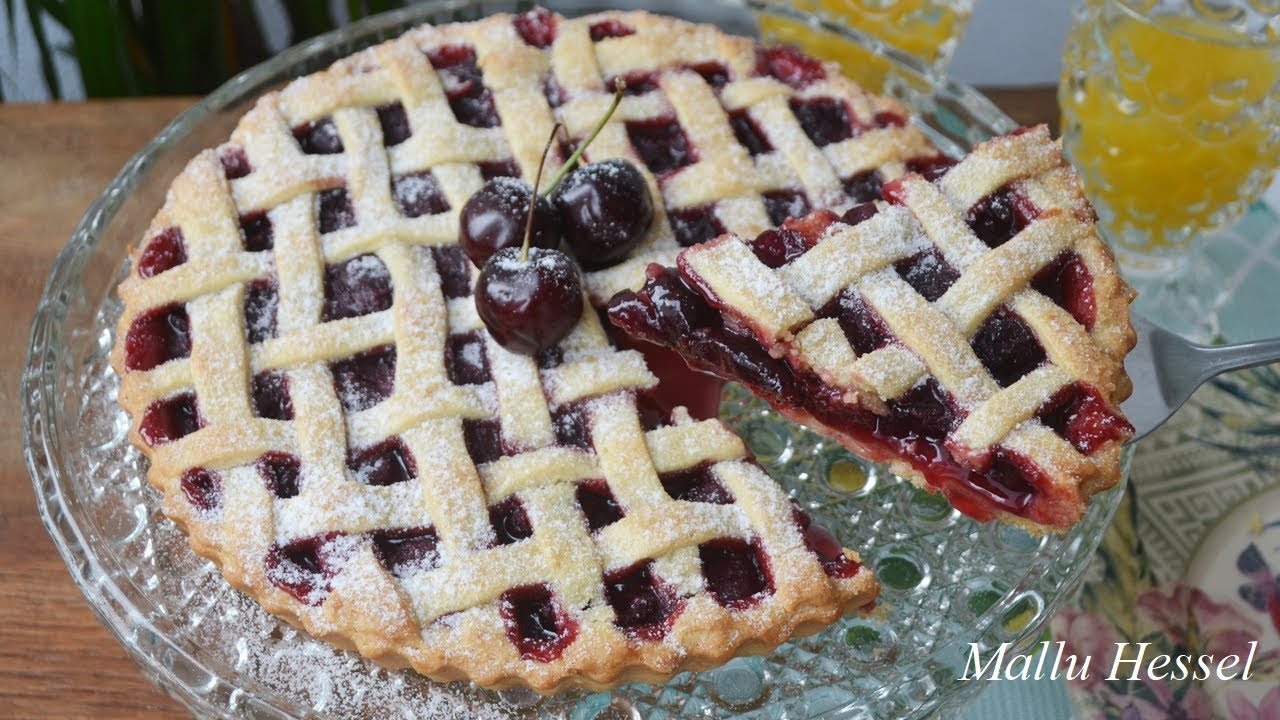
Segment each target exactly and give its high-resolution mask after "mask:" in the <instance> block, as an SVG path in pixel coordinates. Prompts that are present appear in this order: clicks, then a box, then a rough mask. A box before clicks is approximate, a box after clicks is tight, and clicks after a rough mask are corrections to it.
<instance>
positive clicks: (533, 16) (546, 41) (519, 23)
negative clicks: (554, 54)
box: [511, 7, 557, 48]
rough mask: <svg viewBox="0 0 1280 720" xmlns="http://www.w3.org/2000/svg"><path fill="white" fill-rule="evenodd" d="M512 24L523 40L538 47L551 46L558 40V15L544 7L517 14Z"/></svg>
mask: <svg viewBox="0 0 1280 720" xmlns="http://www.w3.org/2000/svg"><path fill="white" fill-rule="evenodd" d="M511 24H512V25H514V26H515V28H516V34H517V35H519V36H520V39H521V40H524V41H525V43H526V44H529V45H532V46H534V47H536V48H549V47H551V43H553V42H555V41H556V29H557V28H556V25H557V21H556V16H555V15H554V14H553V13H552V12H551V11H550V10H547V9H546V8H544V7H534V8H533V9H532V10H530V11H528V12H524V13H520V14H519V15H516V16H515V17H513V18H511Z"/></svg>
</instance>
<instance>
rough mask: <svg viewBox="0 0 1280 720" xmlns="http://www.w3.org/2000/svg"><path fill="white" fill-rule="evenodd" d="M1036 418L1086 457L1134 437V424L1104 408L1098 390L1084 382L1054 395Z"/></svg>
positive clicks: (1071, 385)
mask: <svg viewBox="0 0 1280 720" xmlns="http://www.w3.org/2000/svg"><path fill="white" fill-rule="evenodd" d="M1036 418H1037V419H1039V420H1040V422H1042V423H1044V424H1045V425H1048V426H1049V427H1050V428H1052V429H1053V431H1054V432H1056V433H1057V434H1058V435H1059V436H1060V437H1062V438H1063V439H1064V440H1066V441H1067V442H1069V443H1071V444H1072V445H1074V446H1075V448H1076V449H1077V450H1079V451H1080V452H1081V453H1083V454H1085V455H1092V454H1093V452H1094V451H1095V450H1097V449H1098V448H1100V447H1102V446H1103V445H1105V444H1106V443H1108V442H1111V441H1123V440H1125V439H1126V438H1128V437H1130V436H1131V435H1133V425H1131V424H1130V423H1129V421H1128V420H1125V419H1124V418H1123V417H1121V416H1119V415H1117V414H1116V413H1115V412H1113V411H1112V410H1111V409H1110V408H1108V407H1107V403H1106V401H1105V400H1103V399H1102V395H1101V394H1099V393H1098V389H1097V388H1095V387H1093V386H1092V385H1088V384H1086V383H1083V382H1074V383H1071V384H1070V385H1067V386H1065V387H1063V388H1062V389H1061V390H1059V391H1058V392H1056V393H1054V395H1053V397H1051V398H1049V400H1048V401H1047V402H1045V404H1044V405H1043V406H1042V407H1041V408H1040V411H1039V412H1037V413H1036Z"/></svg>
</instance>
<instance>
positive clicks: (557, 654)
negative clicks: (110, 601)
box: [112, 10, 937, 692]
mask: <svg viewBox="0 0 1280 720" xmlns="http://www.w3.org/2000/svg"><path fill="white" fill-rule="evenodd" d="M617 76H622V77H625V79H626V82H627V87H628V93H629V96H628V97H626V98H624V100H623V102H622V104H621V106H620V108H619V110H618V112H617V115H616V117H615V119H614V120H613V121H612V122H610V123H609V124H608V125H607V126H606V127H605V128H604V131H603V132H601V134H600V136H599V138H598V140H597V141H596V144H594V145H592V146H591V147H590V152H589V153H588V154H589V156H590V157H591V159H592V160H593V161H596V160H601V159H605V158H609V157H623V158H628V159H631V160H632V161H634V162H637V163H638V164H640V165H641V166H642V167H643V170H642V172H643V173H644V177H645V181H646V183H647V184H648V186H649V187H650V191H651V193H652V196H653V198H654V203H653V204H654V219H653V222H652V226H651V228H650V230H649V232H648V235H647V236H646V238H645V239H644V242H643V243H642V244H641V245H640V246H639V247H638V248H637V249H636V251H635V252H634V253H633V254H632V255H631V257H629V258H627V259H625V260H623V261H622V262H620V263H618V264H615V265H613V266H611V267H607V268H604V269H600V270H596V271H593V272H591V273H589V274H587V275H586V282H585V292H586V293H587V294H589V295H590V296H591V298H593V299H594V300H595V301H596V302H597V303H602V302H603V301H605V300H607V299H608V297H610V296H611V295H612V294H613V293H614V292H615V291H616V290H621V289H625V288H637V287H639V286H640V285H641V284H642V283H643V281H644V268H645V267H646V266H647V265H648V264H649V263H650V262H654V261H656V262H663V263H671V262H673V261H674V259H675V256H676V253H677V252H678V250H679V249H680V248H681V247H682V246H685V245H691V244H694V243H697V242H700V241H703V240H707V239H710V238H712V237H715V236H717V235H720V234H721V233H722V232H724V231H726V230H729V231H735V232H738V233H743V234H754V233H758V232H761V231H763V230H765V229H766V228H768V227H770V226H771V225H776V224H777V223H778V222H781V221H783V220H785V219H786V218H787V217H789V216H798V215H802V214H804V213H805V212H806V211H808V209H809V208H810V207H813V206H823V207H835V208H840V209H843V208H847V207H851V206H852V205H853V204H854V203H855V202H858V201H863V200H865V199H867V198H868V197H871V196H875V195H878V194H879V192H880V186H881V185H882V184H883V183H885V182H888V181H890V180H892V179H893V178H894V177H896V176H898V175H900V174H901V173H903V172H905V171H906V170H907V169H909V168H910V167H919V168H923V167H927V166H930V165H931V164H932V163H935V162H936V157H937V153H936V151H934V150H933V149H932V148H931V147H930V146H929V144H928V143H927V142H926V141H925V140H924V138H923V137H922V136H921V134H920V133H919V132H918V131H917V130H916V129H914V128H913V127H911V125H910V124H909V123H908V122H907V121H906V115H905V111H904V110H903V108H902V107H900V106H899V105H898V104H896V103H894V102H892V101H889V100H885V99H882V98H877V97H872V96H870V95H867V94H865V93H863V92H862V91H861V90H860V89H858V88H857V87H856V86H855V85H854V84H853V83H851V82H849V81H847V80H845V79H843V78H841V77H840V76H839V75H838V74H836V73H835V72H834V71H833V66H831V65H825V64H821V63H818V62H816V61H814V60H812V59H810V58H806V57H804V56H802V55H799V54H798V53H795V52H794V51H789V50H777V49H762V48H759V47H757V46H756V45H755V44H754V43H752V42H751V41H749V40H745V39H741V38H734V37H730V36H726V35H723V34H721V33H720V32H718V31H716V30H715V29H713V28H711V27H708V26H698V25H691V24H688V23H684V22H680V21H676V20H672V19H668V18H663V17H658V16H653V15H648V14H644V13H618V12H610V13H603V14H599V15H592V16H587V17H582V18H576V19H566V18H563V17H559V16H556V15H552V14H551V13H548V12H546V11H543V10H534V11H532V12H529V13H526V14H523V15H519V16H515V17H513V16H510V15H496V16H493V17H490V18H488V19H485V20H482V21H479V22H475V23H466V24H456V25H446V26H441V27H422V28H418V29H416V30H413V31H411V32H410V33H408V34H406V35H405V36H403V37H402V38H400V39H397V40H394V41H391V42H387V43H385V44H383V45H380V46H378V47H375V48H371V49H369V50H366V51H363V52H360V53H358V54H356V55H354V56H352V57H350V58H347V59H345V60H342V61H340V62H338V63H336V64H335V65H334V66H333V67H331V68H330V69H328V70H326V71H323V72H320V73H317V74H315V75H312V76H309V77H306V78H302V79H300V80H297V81H295V82H294V83H292V84H290V85H289V86H288V87H286V88H284V89H283V90H281V91H280V92H278V93H271V94H268V95H266V96H264V97H263V98H261V99H260V100H259V101H258V103H257V105H256V106H255V107H254V108H253V109H252V110H251V111H250V112H249V113H248V114H247V115H246V116H245V117H244V118H243V119H242V121H241V122H240V123H239V125H238V127H237V128H236V130H235V131H234V133H233V135H232V137H231V140H230V142H229V143H227V144H224V145H222V146H221V147H219V148H217V149H215V150H208V151H205V152H203V153H201V154H200V155H199V156H197V157H196V158H195V159H194V160H193V161H192V162H191V163H190V164H189V165H188V166H187V167H186V169H185V170H183V172H182V173H181V174H180V175H179V176H178V178H177V179H176V180H175V181H174V182H173V185H172V187H171V188H170V192H169V194H168V196H167V198H166V200H165V203H164V206H163V208H162V209H161V210H160V212H159V214H158V215H157V216H156V218H155V219H154V220H153V222H152V224H151V227H150V230H149V231H148V233H147V234H146V236H145V237H144V238H143V241H142V242H141V244H140V246H139V247H138V248H136V249H135V251H134V253H133V261H134V262H133V272H132V274H131V275H130V276H129V278H128V279H127V280H126V281H125V282H124V283H123V284H122V285H121V287H120V289H119V292H120V295H121V297H122V299H123V300H124V304H125V309H124V313H123V316H122V318H121V320H120V323H119V328H118V341H117V343H116V346H115V348H114V350H113V353H112V361H113V366H114V367H115V369H116V371H117V372H118V374H119V375H120V377H121V388H120V393H119V401H120V404H121V405H122V406H123V407H124V408H125V409H126V410H127V411H128V412H129V413H130V415H131V416H132V418H133V424H132V429H131V433H130V437H131V440H132V441H133V443H134V444H135V445H137V447H138V448H139V449H141V451H142V452H143V453H144V454H145V455H146V456H147V457H148V458H149V459H150V461H151V466H150V470H149V471H148V479H149V480H150V482H151V483H152V484H154V485H155V486H156V487H157V488H159V489H160V490H161V491H162V492H163V493H164V510H165V512H166V513H167V514H168V515H169V516H170V517H171V518H173V519H174V521H175V522H177V523H178V524H179V525H181V526H182V527H184V528H185V529H186V531H187V532H188V534H189V536H190V540H191V545H192V547H193V548H194V549H195V550H196V551H197V552H199V553H201V554H203V555H205V556H207V557H209V558H211V559H213V560H214V561H215V562H217V563H218V564H219V565H220V566H221V568H222V571H223V573H224V575H225V576H226V578H227V579H228V580H229V581H230V582H231V583H233V584H234V585H236V586H237V587H239V588H241V589H243V590H244V591H245V592H247V593H249V594H251V595H252V596H253V597H255V598H256V599H257V600H258V602H259V603H261V605H262V606H263V607H264V608H266V609H267V610H268V611H270V612H272V613H274V614H276V615H279V616H280V617H283V618H285V619H288V620H289V621H291V622H294V623H296V624H298V625H300V626H301V627H303V628H305V629H306V630H308V631H309V632H310V633H312V634H313V635H315V636H316V637H319V638H323V639H326V640H329V641H332V642H334V643H336V644H339V645H342V646H346V647H354V648H356V649H358V650H359V651H360V652H361V653H363V654H365V655H367V656H369V657H371V658H374V659H377V660H379V661H382V662H384V663H387V664H390V665H411V666H412V667H413V668H415V669H416V670H418V671H420V672H422V673H424V674H426V675H428V676H430V677H432V678H435V679H438V680H455V679H471V680H474V681H475V682H477V683H480V684H482V685H485V686H490V687H502V686H508V685H520V684H524V685H529V686H531V687H533V688H536V689H537V690H539V691H543V692H550V691H555V690H557V689H560V688H563V687H569V686H585V687H603V686H608V685H612V684H616V683H619V682H623V681H630V680H637V679H640V680H656V679H661V678H665V677H668V676H670V675H671V674H673V673H675V672H679V671H683V670H687V669H698V668H705V667H708V666H710V665H713V664H716V663H720V662H723V661H725V660H726V659H727V658H728V657H730V656H731V655H732V654H734V653H737V652H764V651H767V650H768V649H770V648H772V647H773V646H775V645H776V644H778V643H780V642H783V641H785V640H786V639H787V638H789V637H791V636H792V635H794V634H797V633H808V632H813V631H815V630H817V629H819V628H820V627H822V626H824V625H825V624H828V623H831V622H833V621H834V620H836V619H837V618H839V617H840V616H841V615H842V614H844V613H846V612H851V611H854V610H858V609H864V608H866V607H868V606H869V605H870V604H871V603H872V602H873V600H874V598H875V596H876V592H877V585H876V582H875V580H874V578H873V577H872V575H871V573H870V572H869V571H868V570H867V569H865V568H863V567H862V566H861V565H860V561H859V558H858V556H857V555H856V554H855V553H853V552H852V551H850V550H847V549H844V548H842V547H841V546H840V544H839V543H838V542H837V541H836V539H835V538H834V537H833V536H832V535H831V534H830V533H828V532H827V531H825V530H823V529H822V528H820V527H818V526H817V525H814V524H812V523H811V521H810V519H809V518H808V517H807V516H806V515H805V514H804V513H803V512H801V511H799V510H798V509H796V508H795V507H794V506H793V505H792V504H791V503H790V501H789V499H788V497H787V496H786V494H785V493H784V492H783V491H782V490H781V489H780V488H779V487H778V486H777V485H776V484H775V483H774V482H773V481H772V480H770V479H769V478H768V477H767V475H766V474H765V473H764V471H763V470H762V469H761V468H760V467H759V466H758V465H756V464H755V463H754V462H753V461H752V459H751V457H750V455H749V454H748V452H747V450H746V448H745V447H744V446H743V444H742V442H741V441H740V440H739V439H738V438H737V437H736V436H734V435H733V434H732V433H731V432H730V431H729V430H728V429H727V428H726V427H725V426H724V425H722V424H721V423H720V422H719V421H717V420H704V421H696V420H694V419H693V418H692V417H690V415H689V414H688V413H687V412H685V411H684V410H682V409H676V410H675V411H673V412H660V411H655V409H654V396H653V393H654V392H655V391H656V390H657V389H658V388H655V386H656V384H657V380H656V379H655V377H654V375H653V374H652V373H651V372H650V370H649V368H648V367H647V365H646V362H645V360H644V358H643V357H642V355H641V354H640V353H638V352H636V351H635V350H620V349H618V348H616V347H615V346H614V345H613V344H611V342H610V340H609V338H608V336H607V335H606V333H605V328H604V327H603V326H602V324H601V322H600V319H599V317H598V316H597V315H596V314H595V313H594V312H590V311H587V312H584V313H583V315H582V319H581V321H580V322H579V323H578V324H577V325H576V326H575V327H574V328H573V329H572V331H571V332H570V334H569V335H568V336H567V337H566V338H565V339H563V340H562V341H560V342H559V343H558V344H556V345H555V346H553V347H551V348H549V349H547V350H545V351H543V352H540V353H539V354H537V355H536V356H528V355H521V354H515V353H512V352H509V351H507V350H505V349H504V348H503V347H502V346H500V345H498V344H497V343H496V342H495V341H494V339H493V337H492V336H491V335H490V333H489V332H488V331H487V330H486V329H485V327H484V325H483V323H482V322H481V320H480V318H479V316H478V314H477V311H476V305H475V303H474V302H473V301H472V297H471V293H472V288H473V284H474V278H475V277H476V273H477V270H476V268H475V267H474V266H472V265H471V264H470V262H469V261H468V259H467V257H466V255H464V253H463V251H462V249H461V248H460V247H459V245H458V242H457V241H458V236H459V223H458V211H459V209H460V208H461V207H462V206H463V205H464V204H465V203H466V201H467V200H468V198H469V197H471V196H472V194H473V193H475V192H476V190H477V189H479V188H480V187H481V184H482V183H483V182H484V181H485V180H486V179H489V178H493V177H497V176H504V175H515V176H523V177H524V178H526V179H532V178H533V176H534V172H535V170H536V166H537V162H538V157H539V154H540V152H541V150H542V146H543V143H544V141H545V139H546V138H547V137H548V134H549V132H550V130H551V128H552V125H553V122H554V120H557V119H558V120H559V121H561V122H563V123H564V125H565V127H566V128H567V130H568V133H567V135H566V137H565V138H564V141H563V143H562V145H563V146H562V147H561V148H558V149H557V150H555V151H553V153H552V161H551V165H552V166H554V165H556V164H558V163H561V162H563V159H564V158H565V157H566V156H567V155H568V151H569V149H570V148H571V147H572V146H573V145H574V144H576V143H577V142H579V141H580V138H581V137H582V135H583V133H584V132H585V131H586V129H588V128H589V127H590V126H591V124H592V123H593V122H595V120H596V119H597V118H599V117H600V115H601V111H602V109H603V108H604V106H605V105H606V104H607V103H608V102H609V100H610V95H611V93H610V88H611V85H612V83H611V80H612V78H614V77H617ZM550 174H551V173H548V175H550ZM584 264H586V263H584Z"/></svg>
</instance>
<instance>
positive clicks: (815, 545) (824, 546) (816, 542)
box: [791, 500, 862, 578]
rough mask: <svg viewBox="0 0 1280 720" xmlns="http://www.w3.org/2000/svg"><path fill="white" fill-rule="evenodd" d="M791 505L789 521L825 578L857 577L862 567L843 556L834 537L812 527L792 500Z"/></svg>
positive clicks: (838, 542)
mask: <svg viewBox="0 0 1280 720" xmlns="http://www.w3.org/2000/svg"><path fill="white" fill-rule="evenodd" d="M791 503H792V509H791V519H792V520H794V521H795V523H796V526H798V527H799V528H800V534H801V535H802V536H803V537H804V546H805V547H806V548H808V550H809V552H811V553H813V554H814V555H815V556H817V558H818V562H820V563H822V570H823V571H824V572H825V573H826V574H827V576H828V577H833V578H851V577H853V576H854V575H857V574H858V571H859V570H861V569H862V566H861V565H859V564H858V563H856V562H854V561H853V560H850V559H849V558H848V557H846V556H845V554H844V548H843V547H841V546H840V541H839V540H837V539H836V536H835V535H832V534H831V531H830V530H827V529H826V528H824V527H822V526H821V525H814V524H813V518H811V517H809V513H806V512H805V511H803V510H801V509H800V508H799V507H798V506H796V505H795V501H794V500H792V501H791Z"/></svg>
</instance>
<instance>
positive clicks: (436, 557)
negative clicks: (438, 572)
mask: <svg viewBox="0 0 1280 720" xmlns="http://www.w3.org/2000/svg"><path fill="white" fill-rule="evenodd" d="M372 539H373V554H374V556H375V557H377V558H378V563H379V564H381V565H382V567H383V568H384V569H385V570H386V571H387V572H389V573H391V574H392V575H395V576H396V577H401V578H403V577H408V576H410V575H413V574H415V573H420V572H425V571H427V570H432V569H434V568H438V567H440V548H439V545H440V535H439V533H437V532H436V529H435V527H434V526H432V527H425V528H400V529H396V530H377V531H375V532H374V533H373V536H372Z"/></svg>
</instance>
